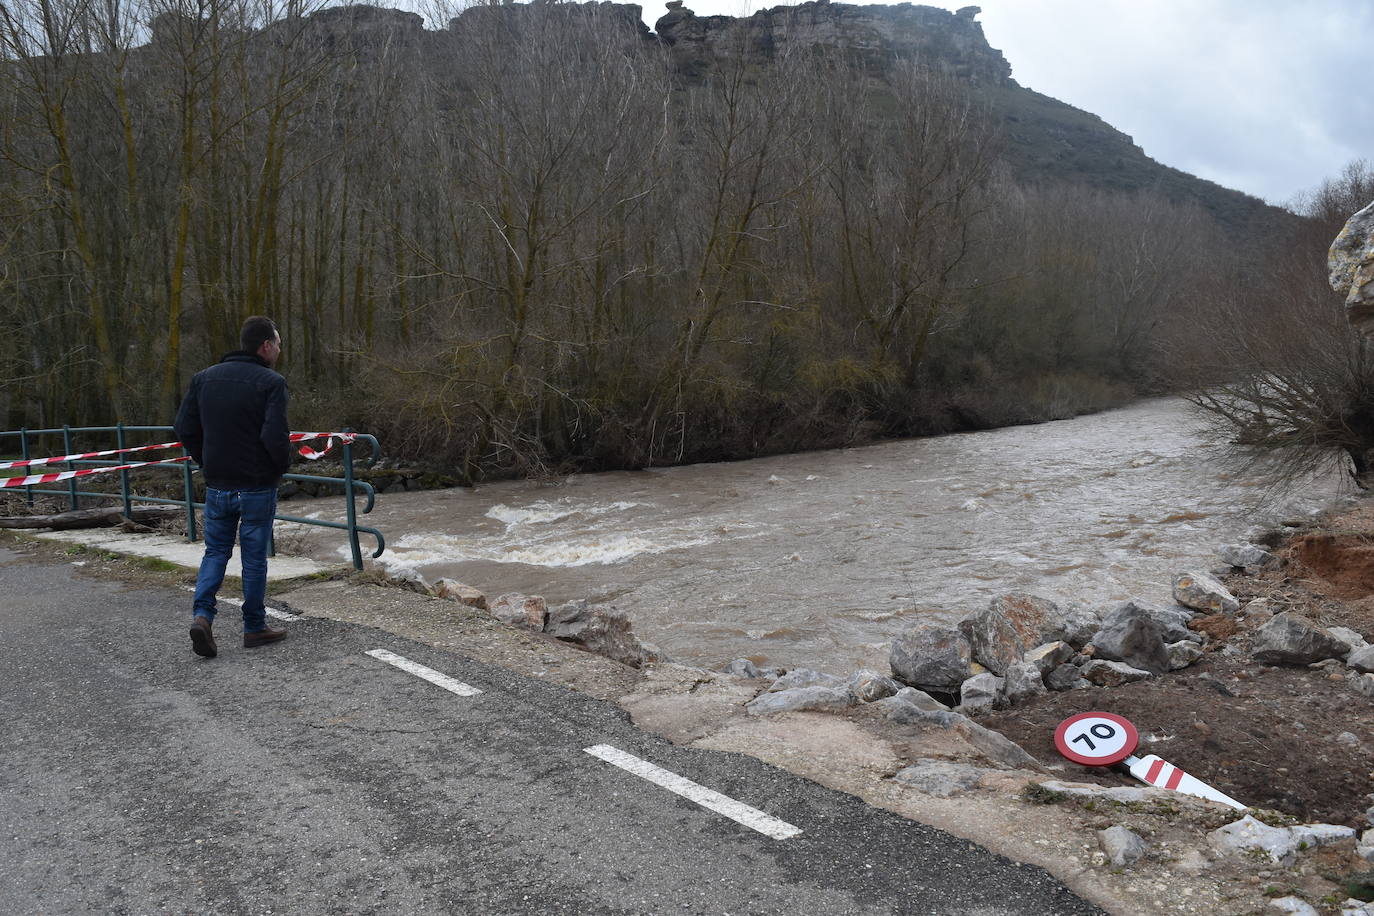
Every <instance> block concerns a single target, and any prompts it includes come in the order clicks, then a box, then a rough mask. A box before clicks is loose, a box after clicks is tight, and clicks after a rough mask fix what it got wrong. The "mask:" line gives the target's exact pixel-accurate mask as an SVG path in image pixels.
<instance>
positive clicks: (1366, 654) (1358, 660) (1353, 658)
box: [1345, 646, 1374, 674]
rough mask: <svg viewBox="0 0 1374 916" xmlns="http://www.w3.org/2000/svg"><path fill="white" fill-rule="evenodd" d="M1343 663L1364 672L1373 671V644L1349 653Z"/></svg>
mask: <svg viewBox="0 0 1374 916" xmlns="http://www.w3.org/2000/svg"><path fill="white" fill-rule="evenodd" d="M1345 663H1346V664H1347V665H1349V666H1350V667H1352V668H1354V669H1355V670H1356V671H1359V672H1361V673H1364V674H1369V673H1370V672H1374V646H1365V647H1364V648H1363V649H1356V650H1355V651H1353V652H1351V653H1350V656H1349V657H1348V658H1347V659H1346V660H1345Z"/></svg>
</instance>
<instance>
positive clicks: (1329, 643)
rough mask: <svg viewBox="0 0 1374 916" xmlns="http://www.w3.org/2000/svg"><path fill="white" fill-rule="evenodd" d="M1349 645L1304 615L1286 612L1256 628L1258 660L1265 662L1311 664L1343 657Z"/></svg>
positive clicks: (1273, 663)
mask: <svg viewBox="0 0 1374 916" xmlns="http://www.w3.org/2000/svg"><path fill="white" fill-rule="evenodd" d="M1347 651H1348V650H1347V648H1346V645H1345V644H1344V643H1343V642H1341V641H1340V640H1339V639H1336V638H1335V637H1334V636H1332V635H1331V634H1330V633H1328V632H1326V630H1324V629H1322V628H1321V627H1319V626H1317V625H1316V624H1315V623H1313V622H1312V621H1311V620H1308V619H1307V618H1306V617H1304V616H1302V615H1301V614H1294V613H1292V612H1290V611H1284V612H1283V613H1282V614H1276V615H1274V618H1273V619H1272V620H1270V621H1269V622H1268V623H1266V624H1265V625H1264V626H1262V627H1260V628H1259V629H1258V630H1256V631H1255V642H1254V648H1253V650H1252V652H1251V654H1252V655H1253V656H1254V658H1255V660H1256V661H1258V662H1261V663H1263V664H1266V665H1308V664H1311V663H1312V662H1318V661H1321V660H1322V659H1325V658H1343V657H1344V656H1345V654H1346V652H1347Z"/></svg>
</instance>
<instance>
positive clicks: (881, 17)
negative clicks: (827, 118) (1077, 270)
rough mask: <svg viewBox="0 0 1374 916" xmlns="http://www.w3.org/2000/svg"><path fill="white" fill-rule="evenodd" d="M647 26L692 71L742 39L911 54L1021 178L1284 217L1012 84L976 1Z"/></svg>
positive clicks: (874, 59)
mask: <svg viewBox="0 0 1374 916" xmlns="http://www.w3.org/2000/svg"><path fill="white" fill-rule="evenodd" d="M669 7H670V9H669V12H668V13H667V14H666V15H665V16H663V17H662V18H660V19H659V20H658V22H657V23H655V25H654V33H655V35H656V36H657V37H658V39H659V40H661V41H662V42H664V43H665V44H667V45H668V46H669V47H670V49H671V50H672V53H673V57H674V62H675V65H676V66H677V68H678V69H679V71H681V72H683V73H685V74H688V75H697V74H700V73H701V72H702V71H703V70H704V68H705V67H706V66H709V64H710V62H711V61H712V60H715V59H719V58H721V57H724V56H727V55H728V54H729V53H730V51H731V49H733V48H735V47H738V46H739V43H740V38H741V34H743V35H744V36H747V38H746V46H747V47H749V48H751V49H752V50H753V51H754V52H755V53H757V54H759V55H760V56H761V57H766V56H769V55H773V54H776V53H778V52H779V51H780V50H781V49H782V48H784V47H786V46H788V45H813V46H828V47H841V48H845V49H847V50H849V51H852V52H853V53H854V55H855V56H856V57H857V59H859V60H860V61H862V63H863V64H864V65H865V66H866V67H867V68H868V69H869V70H870V71H871V72H875V73H879V72H881V71H883V70H884V69H885V68H887V67H889V66H890V65H891V63H892V62H893V61H896V60H899V59H903V58H906V59H914V60H918V61H920V62H921V63H922V64H924V65H926V66H928V67H930V68H932V69H935V70H937V71H940V72H943V73H946V74H949V75H950V76H952V77H953V78H955V79H957V80H959V81H961V82H963V83H965V84H966V85H967V86H968V87H969V88H970V89H971V90H972V91H973V93H974V95H975V97H976V98H978V99H979V100H980V101H982V102H983V103H984V104H986V105H987V106H988V110H989V112H990V113H991V115H992V116H993V118H994V119H995V120H996V121H997V122H999V123H1000V124H1001V125H1002V126H1003V127H1004V129H1005V135H1004V136H1005V143H1006V146H1005V152H1004V158H1005V159H1006V162H1007V164H1008V166H1009V167H1010V168H1011V170H1012V172H1013V174H1014V175H1015V176H1016V178H1017V179H1018V180H1020V181H1022V182H1030V183H1034V182H1044V181H1066V182H1072V183H1078V184H1085V185H1089V186H1091V187H1094V188H1100V189H1103V190H1110V191H1126V192H1130V191H1138V190H1148V189H1158V190H1160V191H1162V192H1163V193H1165V194H1166V195H1167V196H1168V197H1169V198H1171V199H1173V200H1176V201H1180V202H1182V201H1193V202H1196V203H1198V204H1201V205H1202V206H1203V208H1205V209H1206V210H1207V211H1208V212H1209V213H1211V214H1212V215H1213V216H1214V217H1215V218H1216V219H1217V220H1218V221H1219V222H1221V223H1222V224H1223V225H1224V226H1226V227H1227V228H1228V229H1230V230H1233V231H1237V230H1238V231H1246V230H1247V229H1248V228H1249V224H1250V223H1251V221H1252V220H1261V221H1269V220H1279V221H1284V220H1286V218H1287V214H1286V213H1285V211H1282V210H1280V209H1278V208H1276V207H1271V206H1269V205H1267V204H1265V203H1264V202H1263V201H1261V200H1259V199H1257V198H1254V197H1251V196H1249V195H1247V194H1243V193H1241V192H1240V191H1234V190H1231V189H1229V188H1224V187H1222V186H1221V185H1218V184H1215V183H1213V182H1210V181H1206V180H1204V179H1201V178H1198V177H1196V176H1194V175H1190V174H1188V173H1186V172H1182V171H1180V170H1178V169H1175V168H1170V167H1169V166H1167V165H1163V164H1161V163H1159V162H1156V161H1155V160H1153V159H1151V158H1150V157H1149V156H1147V155H1146V154H1145V151H1144V150H1142V149H1141V148H1140V147H1139V146H1137V145H1136V143H1135V141H1134V140H1132V139H1131V137H1129V136H1127V135H1126V134H1124V133H1122V132H1121V131H1119V130H1117V129H1116V128H1114V127H1112V126H1111V125H1110V124H1108V123H1107V122H1106V121H1103V120H1102V119H1101V118H1099V117H1098V116H1097V115H1094V114H1092V113H1090V112H1087V111H1083V110H1082V109H1079V108H1075V107H1074V106H1072V105H1068V104H1066V103H1064V102H1061V101H1059V100H1058V99H1054V98H1051V97H1049V96H1046V95H1042V94H1041V93H1039V92H1036V91H1034V90H1033V89H1031V88H1028V87H1025V86H1022V85H1020V84H1019V83H1017V82H1016V80H1015V79H1013V78H1012V72H1013V65H1012V64H1011V63H1009V62H1008V61H1007V60H1006V58H1005V57H1004V56H1003V55H1002V52H1000V51H998V50H996V49H995V48H993V47H991V46H990V45H989V44H988V42H987V39H986V38H985V37H984V35H983V28H982V26H981V25H980V24H979V23H978V22H977V20H976V16H977V15H978V13H979V9H978V7H976V6H969V7H964V8H963V9H961V10H959V11H958V12H953V13H951V12H949V11H947V10H942V9H938V8H935V7H929V6H916V5H913V4H910V3H902V4H897V5H890V6H889V5H872V6H857V5H853V4H846V3H830V2H827V0H813V2H809V3H801V4H798V5H797V6H778V7H774V8H772V9H767V10H760V11H758V12H756V13H754V14H753V15H752V16H749V17H747V18H740V19H736V18H732V17H729V16H697V15H695V14H694V13H693V12H692V11H691V10H690V9H687V8H686V7H685V6H684V5H683V4H682V3H681V2H675V3H670V4H669Z"/></svg>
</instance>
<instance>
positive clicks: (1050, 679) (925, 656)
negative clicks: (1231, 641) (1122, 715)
mask: <svg viewBox="0 0 1374 916" xmlns="http://www.w3.org/2000/svg"><path fill="white" fill-rule="evenodd" d="M1174 600H1175V601H1177V602H1178V603H1177V604H1175V605H1173V606H1169V607H1163V606H1159V605H1155V604H1151V603H1149V602H1145V601H1140V600H1137V599H1133V600H1131V601H1126V602H1124V603H1122V604H1120V605H1118V606H1117V607H1116V608H1114V609H1113V610H1111V611H1110V612H1108V613H1107V614H1106V615H1105V616H1101V617H1099V616H1098V614H1097V613H1096V612H1094V611H1093V610H1092V609H1090V608H1087V607H1084V606H1082V605H1072V606H1069V607H1062V608H1061V607H1060V606H1059V605H1057V604H1055V603H1054V602H1053V601H1049V600H1047V599H1045V598H1039V597H1036V596H1033V595H1004V596H1002V597H1000V598H996V599H994V600H993V601H992V602H991V603H990V604H989V605H988V607H986V608H984V609H983V610H982V611H979V612H977V613H974V614H971V615H969V616H967V617H965V618H964V619H962V620H960V621H959V622H958V623H956V624H953V625H949V624H941V623H934V622H923V623H918V624H916V625H914V626H912V627H911V628H909V629H908V630H907V631H906V632H904V633H902V634H901V635H899V636H898V637H897V638H896V639H895V640H894V641H893V643H892V650H891V653H890V655H889V658H888V662H889V664H890V666H891V668H892V674H893V677H895V678H896V679H897V680H899V681H901V682H902V683H904V684H907V685H910V686H912V687H916V688H919V689H921V690H924V691H927V692H929V693H932V694H936V695H944V696H946V697H949V698H950V700H951V701H953V702H954V703H956V704H957V705H956V708H957V709H958V710H959V711H960V712H964V713H968V714H976V713H979V712H984V711H986V710H989V709H992V708H1000V707H1004V706H1009V705H1013V704H1015V703H1018V702H1020V701H1023V700H1025V699H1027V698H1029V697H1033V696H1038V695H1039V694H1042V693H1045V692H1047V691H1050V690H1073V689H1077V688H1081V687H1087V686H1090V685H1096V686H1100V687H1115V686H1119V685H1121V684H1127V683H1131V682H1132V681H1138V680H1143V679H1145V678H1148V677H1154V676H1156V675H1159V674H1164V673H1165V672H1168V671H1175V670H1178V669H1180V668H1185V667H1187V666H1188V665H1191V664H1192V663H1193V662H1195V661H1197V660H1198V659H1199V658H1201V657H1202V655H1203V646H1204V645H1205V644H1206V642H1207V639H1208V636H1207V635H1206V627H1202V628H1195V627H1194V626H1190V624H1194V621H1197V620H1206V619H1207V618H1208V617H1211V616H1212V615H1215V614H1223V615H1233V614H1235V612H1236V611H1237V610H1239V608H1240V602H1238V601H1237V600H1236V598H1235V597H1234V596H1233V595H1231V593H1230V592H1228V591H1227V590H1226V588H1225V586H1223V585H1222V584H1221V583H1220V582H1218V581H1217V580H1216V579H1215V578H1213V577H1212V576H1211V575H1209V574H1207V573H1186V574H1184V575H1181V576H1179V577H1178V578H1177V579H1176V580H1175V582H1174Z"/></svg>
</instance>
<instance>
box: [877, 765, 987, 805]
mask: <svg viewBox="0 0 1374 916" xmlns="http://www.w3.org/2000/svg"><path fill="white" fill-rule="evenodd" d="M983 772H984V771H983V770H981V769H979V768H978V767H971V766H968V765H967V764H959V763H952V762H950V761H948V760H920V761H917V762H916V763H914V764H912V765H911V766H909V767H906V768H905V769H903V770H899V771H898V772H897V775H896V776H894V777H893V779H895V780H897V781H898V782H900V783H904V784H905V785H908V786H911V787H912V788H914V789H917V790H918V791H921V792H924V793H925V794H927V795H934V796H936V797H937V798H948V797H949V796H951V795H954V794H955V793H956V792H962V791H964V790H965V789H971V788H972V787H974V786H976V785H977V784H978V781H979V780H980V779H982V777H983Z"/></svg>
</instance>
